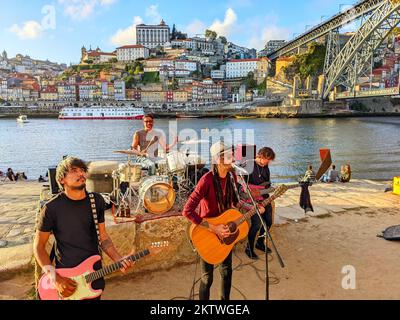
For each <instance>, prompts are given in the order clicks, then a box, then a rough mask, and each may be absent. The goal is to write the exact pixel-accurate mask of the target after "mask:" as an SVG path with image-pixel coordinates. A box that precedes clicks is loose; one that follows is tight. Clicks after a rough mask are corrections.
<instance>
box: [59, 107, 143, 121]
mask: <svg viewBox="0 0 400 320" xmlns="http://www.w3.org/2000/svg"><path fill="white" fill-rule="evenodd" d="M143 116H144V110H143V108H141V107H133V106H130V107H114V106H106V107H99V106H93V107H84V108H74V107H66V108H63V109H62V110H61V111H60V115H59V117H58V118H59V119H60V120H141V119H143Z"/></svg>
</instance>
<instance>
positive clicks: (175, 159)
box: [167, 151, 186, 173]
mask: <svg viewBox="0 0 400 320" xmlns="http://www.w3.org/2000/svg"><path fill="white" fill-rule="evenodd" d="M167 164H168V169H169V171H170V172H171V173H176V172H181V171H185V169H186V161H185V156H184V155H183V153H182V152H177V151H175V152H171V153H170V154H168V155H167Z"/></svg>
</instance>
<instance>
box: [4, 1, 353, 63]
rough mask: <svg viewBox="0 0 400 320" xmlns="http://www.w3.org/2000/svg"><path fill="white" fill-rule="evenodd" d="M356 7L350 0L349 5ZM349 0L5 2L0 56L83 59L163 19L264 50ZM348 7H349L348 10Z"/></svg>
mask: <svg viewBox="0 0 400 320" xmlns="http://www.w3.org/2000/svg"><path fill="white" fill-rule="evenodd" d="M354 2H356V1H355V0H348V1H347V4H348V5H350V4H351V3H354ZM343 3H346V1H343V0H303V1H298V0H281V1H271V0H223V1H219V0H218V1H216V0H201V1H199V0H174V1H169V0H151V1H149V0H142V1H137V0H29V1H26V0H14V1H9V0H0V4H1V6H0V8H1V9H0V51H3V49H5V50H7V52H8V53H9V55H10V56H14V55H15V54H17V53H22V54H28V55H30V56H31V57H33V58H39V59H47V58H48V59H49V60H51V61H57V62H64V63H70V62H78V61H79V58H80V48H81V47H82V45H85V46H87V47H89V46H90V45H92V47H93V48H96V47H97V46H99V47H100V48H101V49H102V50H104V51H112V50H114V49H115V48H116V47H117V46H119V45H122V44H133V43H134V41H135V34H134V32H133V30H134V26H135V24H137V23H141V22H143V23H147V24H152V23H156V22H157V23H158V22H159V21H160V19H161V18H163V19H164V20H165V21H166V23H167V24H169V25H170V26H171V27H172V24H173V23H175V24H176V25H177V28H178V29H179V30H181V31H184V32H187V33H189V35H190V36H193V35H195V34H196V33H203V32H204V30H205V29H206V28H210V27H212V28H213V29H215V30H216V31H217V32H218V33H219V34H222V35H225V36H227V38H228V40H230V41H233V42H235V43H237V44H239V45H243V46H247V47H254V48H257V49H261V48H262V47H263V46H264V44H265V42H266V41H267V40H270V39H279V38H284V39H290V38H292V37H293V34H294V33H302V32H304V31H305V28H306V26H307V25H308V26H310V25H315V24H317V23H319V22H320V21H321V18H324V17H323V16H325V18H326V17H328V16H332V15H334V14H335V13H337V12H338V11H339V5H340V4H343ZM341 8H343V6H342V7H341Z"/></svg>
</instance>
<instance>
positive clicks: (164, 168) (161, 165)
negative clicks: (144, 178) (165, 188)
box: [156, 160, 168, 176]
mask: <svg viewBox="0 0 400 320" xmlns="http://www.w3.org/2000/svg"><path fill="white" fill-rule="evenodd" d="M156 166H157V174H158V175H159V176H166V175H168V164H167V160H159V161H157V162H156Z"/></svg>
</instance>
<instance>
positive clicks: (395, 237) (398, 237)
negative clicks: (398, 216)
mask: <svg viewBox="0 0 400 320" xmlns="http://www.w3.org/2000/svg"><path fill="white" fill-rule="evenodd" d="M377 237H379V238H383V239H385V240H389V241H400V225H399V226H393V227H389V228H387V229H386V230H385V231H382V234H378V235H377Z"/></svg>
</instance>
